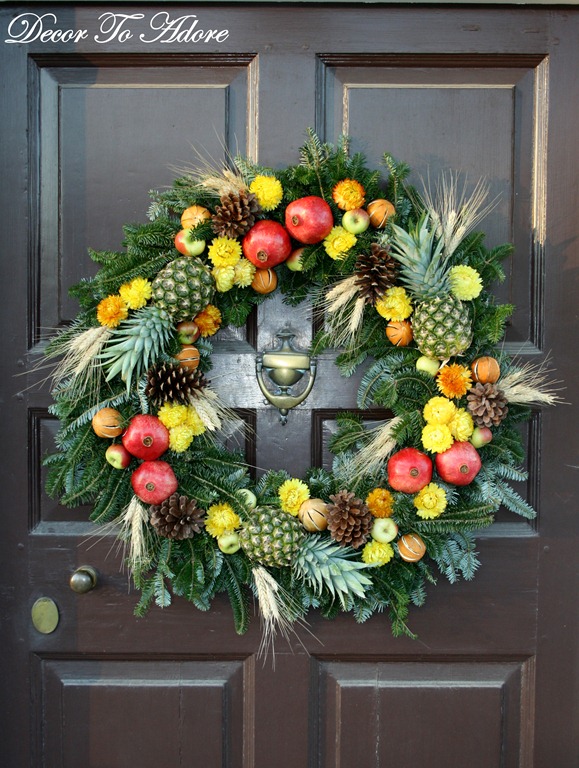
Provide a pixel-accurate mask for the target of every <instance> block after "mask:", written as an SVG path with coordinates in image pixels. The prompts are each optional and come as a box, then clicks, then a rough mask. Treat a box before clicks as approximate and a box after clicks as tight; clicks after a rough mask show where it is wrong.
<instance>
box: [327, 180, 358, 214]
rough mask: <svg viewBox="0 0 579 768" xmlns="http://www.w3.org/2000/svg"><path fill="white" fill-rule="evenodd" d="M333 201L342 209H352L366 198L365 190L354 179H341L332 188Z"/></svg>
mask: <svg viewBox="0 0 579 768" xmlns="http://www.w3.org/2000/svg"><path fill="white" fill-rule="evenodd" d="M332 197H333V198H334V202H335V203H336V205H337V206H338V208H341V209H342V211H353V210H354V208H361V207H362V206H363V205H364V202H365V199H366V190H365V189H364V187H363V186H362V185H361V184H360V182H359V181H356V180H355V179H343V180H342V181H339V182H338V183H337V184H336V186H335V187H334V189H333V190H332Z"/></svg>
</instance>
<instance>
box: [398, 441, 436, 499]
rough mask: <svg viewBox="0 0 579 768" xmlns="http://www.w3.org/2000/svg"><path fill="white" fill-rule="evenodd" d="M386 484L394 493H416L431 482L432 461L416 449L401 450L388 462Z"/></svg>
mask: <svg viewBox="0 0 579 768" xmlns="http://www.w3.org/2000/svg"><path fill="white" fill-rule="evenodd" d="M387 470H388V482H389V483H390V486H391V487H392V488H394V490H395V491H404V493H417V492H418V491H420V490H421V489H422V488H424V487H425V486H427V485H428V483H429V482H430V481H431V480H432V461H431V460H430V458H429V457H428V456H427V455H426V454H425V453H422V452H421V451H419V450H418V449H417V448H402V450H400V451H397V452H396V453H394V454H393V455H392V456H391V457H390V459H389V460H388V467H387Z"/></svg>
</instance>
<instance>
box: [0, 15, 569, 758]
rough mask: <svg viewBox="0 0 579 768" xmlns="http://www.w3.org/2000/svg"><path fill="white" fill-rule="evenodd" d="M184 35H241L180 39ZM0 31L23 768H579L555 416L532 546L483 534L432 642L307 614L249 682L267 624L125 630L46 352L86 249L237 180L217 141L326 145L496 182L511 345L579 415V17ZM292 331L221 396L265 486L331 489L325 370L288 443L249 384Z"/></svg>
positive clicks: (12, 592)
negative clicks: (207, 160)
mask: <svg viewBox="0 0 579 768" xmlns="http://www.w3.org/2000/svg"><path fill="white" fill-rule="evenodd" d="M26 13H34V14H35V15H37V16H39V17H43V18H42V24H43V25H44V26H43V31H44V32H45V33H46V34H45V35H44V37H41V36H40V35H38V36H37V37H36V38H35V39H32V38H33V32H30V33H29V37H30V40H28V41H26V39H25V38H26V34H28V33H26V30H27V29H28V30H30V29H31V23H32V20H33V18H34V17H32V16H28V17H23V16H22V14H26ZM110 13H117V14H121V13H122V14H126V15H128V18H126V17H121V16H116V17H114V18H113V17H111V16H103V14H110ZM159 13H160V14H162V15H161V16H156V15H155V14H159ZM187 14H196V16H197V29H199V30H205V31H207V30H214V31H216V33H217V32H219V31H223V30H228V32H227V34H225V33H223V34H222V35H221V37H218V38H216V37H214V38H213V39H212V40H210V41H208V42H206V41H203V40H202V41H199V40H197V41H193V40H189V41H188V42H187V41H185V40H184V39H178V38H177V37H174V38H173V39H172V40H171V39H170V37H171V34H172V33H171V32H170V31H168V32H163V33H161V32H160V29H159V24H163V23H165V22H166V23H170V22H171V20H174V19H176V18H178V17H181V16H184V15H187ZM191 21H194V20H193V19H192V20H191ZM26 24H28V26H26ZM189 26H190V24H189ZM50 29H52V30H55V29H60V30H73V31H76V32H78V33H79V34H77V35H76V38H77V41H76V42H74V40H73V39H72V38H73V37H74V35H72V33H71V35H63V36H60V37H59V36H58V35H55V34H52V35H51V34H49V33H48V30H50ZM0 30H1V40H0V47H1V56H2V59H1V66H2V81H1V88H2V112H1V121H2V122H1V124H2V142H1V149H0V152H1V159H2V165H1V169H2V171H1V188H2V207H1V211H2V215H1V216H0V227H1V230H2V235H1V239H0V243H1V252H2V261H1V263H2V270H3V277H2V282H1V290H2V299H1V302H0V311H1V312H2V326H1V327H2V334H1V340H0V343H1V344H2V356H1V359H2V367H3V389H2V424H3V427H4V440H3V443H4V458H3V466H2V470H3V471H2V476H3V491H4V492H3V497H2V508H3V515H2V534H1V536H0V542H1V546H2V559H1V561H0V568H1V569H2V576H1V578H0V596H1V614H0V616H1V618H0V627H1V631H2V637H3V640H2V655H1V664H2V678H1V679H2V686H1V688H0V690H1V691H2V694H1V695H2V714H3V717H2V726H1V729H2V741H1V746H0V750H1V758H2V765H4V766H6V768H21V767H22V768H24V766H34V767H35V768H40V766H44V767H45V768H56V766H59V767H62V768H78V767H80V766H82V767H83V768H85V767H87V766H88V767H90V768H120V766H139V767H140V768H149V767H150V766H155V768H159V767H161V768H176V766H185V765H187V766H231V767H234V766H244V768H272V767H273V766H275V768H286V766H287V767H289V766H292V768H295V767H296V766H300V767H301V766H312V768H313V766H319V767H320V768H322V766H323V767H324V768H329V766H342V767H343V768H370V767H374V766H376V767H377V766H385V765H393V766H397V768H415V766H428V767H429V768H436V767H437V766H447V767H448V766H450V767H451V768H463V767H464V766H468V767H469V768H499V767H500V768H515V766H519V767H520V768H532V767H534V768H551V767H552V768H574V767H575V766H577V764H578V761H579V745H578V732H577V728H576V724H577V720H578V717H579V709H578V705H577V701H578V696H577V693H578V679H577V675H578V671H579V668H578V665H577V654H576V649H577V640H578V633H577V623H578V613H577V600H576V595H577V588H578V586H579V585H578V579H577V567H576V564H577V554H576V553H577V546H578V544H579V526H578V524H577V517H576V515H577V501H576V499H577V464H578V460H577V456H578V453H577V411H576V409H575V407H574V406H572V405H567V406H562V407H559V408H558V409H555V410H552V411H550V412H548V413H544V414H543V413H538V414H537V415H536V417H535V418H534V420H533V422H532V424H531V427H530V429H529V432H528V445H529V449H530V452H529V470H530V480H529V483H528V486H527V488H526V489H522V490H523V491H524V492H525V493H526V495H527V497H528V498H529V500H530V501H531V502H532V503H533V504H534V505H535V506H536V507H537V509H538V512H539V515H538V520H537V521H536V523H533V524H529V523H527V522H525V521H522V520H519V519H517V520H514V519H512V518H510V517H509V516H507V515H505V516H504V517H503V518H501V520H500V521H499V522H497V523H496V525H494V526H493V527H492V528H491V529H490V531H487V532H486V533H485V535H484V537H482V538H481V539H480V542H479V552H480V556H481V559H482V563H483V566H482V568H481V570H480V572H479V573H478V575H477V577H476V579H475V580H474V582H472V583H462V584H457V585H455V586H450V585H449V584H446V583H443V582H441V583H440V584H439V586H438V587H437V588H436V589H432V590H431V593H430V594H429V597H428V601H427V604H426V606H425V607H424V608H422V609H420V610H415V611H414V612H413V613H412V614H411V622H410V623H411V626H412V628H413V629H414V630H415V631H416V632H417V633H418V635H419V639H418V640H416V641H412V640H409V639H407V638H399V639H394V638H393V637H392V636H391V634H390V630H389V626H388V624H387V621H386V619H385V618H382V617H375V618H374V619H372V620H371V621H369V622H368V623H367V624H365V625H357V624H356V623H355V622H354V620H353V619H352V618H350V617H340V618H338V619H336V620H335V621H333V622H328V621H325V620H323V619H321V618H320V617H319V616H317V615H315V614H313V615H312V616H311V627H310V628H311V630H312V632H313V634H314V635H315V636H316V638H317V640H316V639H313V638H312V637H311V636H310V635H308V634H307V633H302V635H301V640H302V642H303V645H300V644H299V643H297V642H293V643H292V647H291V648H288V647H287V646H285V645H284V644H283V643H281V642H280V643H278V646H277V658H276V665H275V670H272V668H271V665H270V663H265V664H262V663H261V662H259V661H257V660H256V656H255V654H256V650H257V647H258V644H259V634H260V629H259V622H258V621H254V623H253V626H252V628H251V630H250V631H249V633H248V634H247V635H245V636H243V637H238V636H237V635H236V634H235V632H234V629H233V622H232V618H231V613H230V609H229V606H228V604H227V603H226V601H225V600H224V601H220V600H218V601H216V604H215V606H214V608H213V609H212V610H211V612H210V613H206V614H204V613H200V612H198V611H196V610H195V609H194V608H193V607H192V606H191V605H190V604H188V603H186V602H184V601H179V600H176V601H175V602H174V605H173V606H172V607H171V608H169V609H165V610H163V611H161V610H160V609H153V610H152V611H151V613H150V614H149V615H148V616H147V617H146V618H144V619H136V618H135V617H134V616H133V607H134V604H135V602H136V596H135V594H134V593H132V592H131V591H130V588H129V584H128V578H127V575H126V573H124V572H123V569H122V563H121V557H120V555H119V553H118V551H117V549H116V546H115V543H114V539H112V538H111V537H108V536H104V537H102V536H99V535H95V532H94V529H93V528H92V527H91V525H90V524H88V523H87V522H86V520H87V510H86V509H80V510H67V509H64V508H62V507H60V506H58V505H57V504H56V503H55V502H53V501H51V500H49V499H48V498H47V497H46V496H45V494H44V492H43V470H42V469H41V457H42V456H43V454H44V453H45V452H46V451H47V450H48V449H49V448H50V445H51V439H52V435H53V434H54V431H55V422H54V420H53V419H52V418H51V417H50V415H49V413H48V406H49V404H50V398H49V395H48V393H47V387H46V386H45V387H43V388H42V387H39V386H37V384H38V382H39V380H40V379H41V378H42V376H43V374H42V372H39V371H36V370H34V364H35V362H36V361H37V360H38V359H39V353H40V352H41V349H42V339H43V337H44V336H45V334H46V332H47V331H48V330H49V329H53V328H59V327H62V326H63V325H64V324H65V323H67V322H69V321H70V320H71V318H73V317H74V316H75V314H76V311H77V308H76V306H75V303H74V302H73V301H72V300H71V299H69V298H68V296H67V287H68V286H69V285H70V284H72V283H74V282H77V281H78V280H79V279H80V278H81V277H83V276H85V275H88V274H89V273H90V272H91V269H92V266H91V263H90V261H89V259H88V257H87V255H86V252H87V247H89V246H90V247H93V248H96V249H106V248H111V249H117V248H118V247H119V245H120V241H121V239H122V233H121V225H122V224H123V223H125V222H129V221H135V220H136V221H144V214H145V210H146V207H147V192H148V190H149V189H150V188H151V187H159V186H162V185H164V184H168V183H169V182H170V180H171V178H172V176H173V172H172V171H171V170H170V169H171V166H174V165H186V164H191V163H194V160H195V157H194V155H193V153H192V151H191V145H194V146H196V147H200V148H201V149H202V150H203V152H205V153H208V154H212V155H213V156H216V157H219V156H220V153H221V152H222V149H221V142H222V141H223V142H224V143H225V144H226V145H227V147H228V148H230V149H231V150H232V151H234V152H235V151H237V150H239V151H240V152H243V153H247V154H249V155H251V156H253V157H256V158H259V160H260V161H261V162H262V163H263V164H270V165H273V166H282V165H286V164H288V163H293V162H296V160H297V149H298V147H299V146H300V145H301V144H302V143H303V141H304V138H305V129H306V127H308V126H313V127H314V128H315V129H316V130H317V132H318V133H319V134H320V136H321V137H322V138H324V139H327V140H330V141H334V140H336V139H337V137H338V136H339V135H340V134H341V133H348V134H349V135H351V137H352V148H353V150H362V151H364V152H365V153H366V154H367V156H368V158H369V161H370V162H371V163H372V164H377V163H378V162H379V159H380V157H381V154H382V153H383V152H384V151H386V150H387V151H390V152H392V153H393V154H394V155H395V157H398V158H400V159H404V160H406V161H408V162H410V163H411V164H412V165H413V167H414V168H415V169H416V170H417V172H421V173H426V171H427V170H428V169H430V171H431V172H436V171H437V170H438V169H439V168H442V167H452V168H456V169H461V170H463V171H466V172H468V174H469V176H470V177H471V178H473V179H475V178H478V177H479V176H481V175H483V176H486V177H487V178H488V179H489V180H490V183H491V186H492V190H493V192H496V193H500V194H501V198H500V203H499V205H498V207H497V208H496V209H495V211H494V213H493V214H492V217H491V218H490V219H489V220H488V221H487V222H486V229H487V231H488V234H489V241H490V242H491V243H498V242H502V241H509V240H513V241H514V242H515V245H516V250H515V254H514V256H513V258H512V261H511V263H510V268H509V279H508V281H507V283H506V285H504V286H503V287H502V288H501V291H502V295H503V297H508V298H509V299H511V300H513V301H514V302H515V303H516V304H517V307H518V311H517V313H516V315H515V317H514V321H513V324H512V327H511V328H510V331H509V338H508V344H509V346H510V348H511V351H520V353H521V354H522V355H523V356H529V357H530V358H533V359H535V360H536V359H543V358H544V357H545V355H546V354H547V353H548V352H550V353H551V356H552V359H553V361H554V364H555V365H556V368H557V370H558V375H559V376H560V378H561V379H564V380H565V382H566V384H567V394H568V400H569V401H570V402H571V403H572V402H573V401H575V400H576V399H577V398H576V396H575V394H576V383H575V381H576V379H575V377H576V375H577V362H576V361H577V356H576V353H575V335H576V327H577V325H576V324H577V311H576V301H577V299H576V297H577V271H578V266H579V251H578V243H579V217H578V215H577V214H578V211H579V193H578V185H577V177H578V172H579V153H578V150H577V128H576V127H577V125H578V124H579V83H578V80H577V71H578V68H579V48H578V46H577V40H578V39H579V14H578V13H577V12H576V11H575V10H572V9H570V10H563V9H559V10H547V9H524V8H513V9H509V8H501V9H497V8H492V7H488V8H484V7H476V8H468V7H466V8H452V7H446V8H441V7H438V8H436V7H414V8H413V7H380V6H377V5H365V6H362V5H360V6H358V7H350V6H342V5H339V6H338V5H336V6H334V7H324V6H319V7H307V6H278V5H275V4H274V5H271V6H270V5H266V4H259V5H257V4H256V5H253V6H251V5H248V6H245V5H242V4H235V5H232V6H226V5H213V4H209V5H199V6H196V7H195V8H191V7H190V6H188V5H175V6H166V5H164V4H163V5H159V6H158V7H156V6H154V5H150V4H148V3H146V2H143V3H141V4H140V5H138V6H135V5H130V6H125V7H115V6H113V5H111V4H106V3H103V4H101V5H100V6H93V5H79V6H77V7H75V6H73V5H72V4H62V5H61V4H58V5H57V4H55V5H53V6H52V7H51V6H46V7H43V6H40V5H39V4H36V3H31V4H24V3H23V4H20V5H14V6H5V7H4V8H3V9H2V14H1V24H0ZM115 30H116V31H115ZM82 31H85V32H86V34H80V33H81V32H82ZM125 33H126V34H125ZM175 34H176V33H175ZM288 323H289V324H290V325H291V326H292V327H293V329H294V330H295V331H296V333H297V337H298V340H299V341H301V342H302V343H303V344H306V343H307V341H308V338H309V336H310V333H311V323H310V321H309V320H307V318H305V317H304V315H303V314H302V313H298V312H295V313H294V312H292V313H290V312H288V310H287V309H286V308H284V307H283V306H282V305H281V304H280V303H279V302H277V300H273V301H271V302H267V303H266V304H265V305H264V306H263V308H262V310H261V312H260V314H259V315H258V316H257V317H256V318H255V319H254V321H253V323H252V325H251V327H250V328H249V329H248V331H247V332H246V333H238V332H235V333H234V332H225V333H223V334H222V335H223V340H222V343H221V344H220V346H219V355H218V356H219V358H220V360H219V361H218V363H217V371H218V372H221V373H222V374H223V376H217V375H215V376H214V379H215V381H219V380H221V381H222V383H223V387H224V391H226V393H227V396H228V397H230V402H231V404H232V405H234V406H239V407H243V408H246V409H249V410H250V411H251V412H252V413H253V415H254V417H255V424H256V434H257V440H256V447H255V453H254V456H253V458H254V459H255V462H256V464H257V465H258V466H261V467H264V466H275V467H279V466H284V467H286V468H287V469H288V470H289V471H291V472H292V473H299V472H301V470H302V469H303V468H304V467H305V466H308V465H310V464H311V463H312V461H313V462H317V463H323V462H324V461H328V456H327V453H326V449H325V447H324V446H325V439H326V438H327V436H328V435H329V434H331V432H332V429H333V426H334V423H333V419H334V416H335V413H336V411H337V410H339V409H341V408H352V407H353V405H354V402H355V401H354V395H353V385H352V384H349V383H347V382H346V383H345V382H344V381H340V380H339V377H338V376H337V374H336V373H335V372H334V371H333V365H332V360H331V356H327V357H324V359H323V360H322V361H321V365H320V368H321V370H320V373H319V375H318V379H319V380H318V382H317V383H316V385H315V387H314V391H313V393H312V395H311V396H310V398H309V400H308V401H307V402H306V404H305V405H304V406H300V408H298V409H297V410H296V412H294V413H292V414H291V415H290V418H289V422H288V425H287V426H286V427H281V426H280V425H279V423H278V419H277V414H276V413H275V412H274V410H273V409H271V408H270V407H268V406H266V405H264V403H263V398H262V396H260V395H259V391H258V389H257V387H256V384H255V379H254V358H255V354H256V351H259V350H261V349H263V348H264V347H265V346H268V345H269V344H270V343H271V341H272V340H273V337H274V335H275V332H276V331H277V330H279V329H280V328H281V327H284V326H286V325H287V324H288ZM22 374H25V375H24V376H23V375H22ZM83 564H89V565H92V566H94V567H95V568H96V569H97V571H98V575H99V576H98V578H99V581H98V586H97V588H96V589H95V590H93V591H92V592H90V593H88V594H86V595H77V594H74V593H73V592H72V591H71V590H70V589H69V587H68V579H69V576H70V574H71V573H72V572H73V571H74V570H75V568H77V567H78V566H80V565H83ZM40 597H48V598H51V599H52V600H53V601H54V602H55V603H56V605H57V607H58V611H59V615H60V622H59V624H58V627H57V628H56V630H55V631H54V632H53V633H51V634H41V633H39V632H37V631H36V630H35V629H34V627H33V625H32V621H31V608H32V605H33V603H34V602H35V601H36V600H37V599H38V598H40Z"/></svg>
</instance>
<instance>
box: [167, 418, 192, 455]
mask: <svg viewBox="0 0 579 768" xmlns="http://www.w3.org/2000/svg"><path fill="white" fill-rule="evenodd" d="M194 437H195V435H194V434H193V430H192V429H191V427H189V426H187V424H180V425H179V426H178V427H173V428H172V429H170V430H169V448H170V449H171V450H172V451H175V453H183V451H186V450H187V448H189V446H190V445H191V443H192V442H193V438H194Z"/></svg>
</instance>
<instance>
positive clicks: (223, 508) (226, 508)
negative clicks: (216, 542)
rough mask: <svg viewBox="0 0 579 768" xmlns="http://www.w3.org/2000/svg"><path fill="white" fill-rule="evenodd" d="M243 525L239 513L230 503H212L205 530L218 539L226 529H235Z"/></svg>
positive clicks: (208, 511)
mask: <svg viewBox="0 0 579 768" xmlns="http://www.w3.org/2000/svg"><path fill="white" fill-rule="evenodd" d="M240 525H241V520H240V518H239V515H238V514H237V513H236V512H234V510H233V507H231V506H230V505H229V504H212V505H211V506H210V507H209V509H208V510H207V519H206V521H205V530H206V531H207V533H208V534H209V535H210V536H214V537H215V538H216V539H217V538H219V536H222V535H223V534H224V533H225V531H234V530H235V529H236V528H239V526H240Z"/></svg>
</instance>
